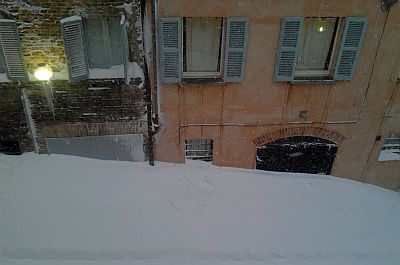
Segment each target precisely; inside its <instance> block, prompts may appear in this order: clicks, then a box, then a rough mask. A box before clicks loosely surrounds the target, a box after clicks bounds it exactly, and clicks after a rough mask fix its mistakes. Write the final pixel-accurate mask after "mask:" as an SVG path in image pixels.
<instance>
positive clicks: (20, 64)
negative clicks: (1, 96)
mask: <svg viewBox="0 0 400 265" xmlns="http://www.w3.org/2000/svg"><path fill="white" fill-rule="evenodd" d="M0 42H1V46H2V49H3V54H4V58H5V61H6V65H7V75H8V78H9V79H10V80H14V81H27V80H28V75H27V72H26V68H25V64H24V59H23V53H22V47H21V41H20V39H19V35H18V31H17V26H16V23H15V21H14V20H9V19H0Z"/></svg>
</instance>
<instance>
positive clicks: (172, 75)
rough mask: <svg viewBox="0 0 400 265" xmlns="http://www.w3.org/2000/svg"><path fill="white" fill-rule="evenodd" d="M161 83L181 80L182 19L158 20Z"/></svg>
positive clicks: (168, 18)
mask: <svg viewBox="0 0 400 265" xmlns="http://www.w3.org/2000/svg"><path fill="white" fill-rule="evenodd" d="M158 36H159V49H160V54H159V55H160V68H161V81H162V82H163V83H179V82H181V79H182V19H181V18H180V17H167V18H159V19H158Z"/></svg>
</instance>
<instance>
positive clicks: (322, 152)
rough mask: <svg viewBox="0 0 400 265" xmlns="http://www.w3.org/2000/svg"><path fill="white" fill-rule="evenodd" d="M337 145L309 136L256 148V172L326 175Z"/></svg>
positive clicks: (286, 139)
mask: <svg viewBox="0 0 400 265" xmlns="http://www.w3.org/2000/svg"><path fill="white" fill-rule="evenodd" d="M337 149H338V145H337V144H335V143H334V142H331V141H329V140H325V139H322V138H318V137H313V136H293V137H287V138H283V139H278V140H275V141H272V142H269V143H267V144H265V145H262V146H259V147H258V148H257V157H256V168H257V169H261V170H268V171H279V172H297V173H312V174H327V175H329V174H330V172H331V169H332V165H333V161H334V160H335V157H336V152H337Z"/></svg>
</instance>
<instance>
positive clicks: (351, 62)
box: [334, 17, 368, 80]
mask: <svg viewBox="0 0 400 265" xmlns="http://www.w3.org/2000/svg"><path fill="white" fill-rule="evenodd" d="M367 21H368V19H367V18H357V17H348V18H347V19H346V24H345V28H344V32H343V38H342V42H341V44H340V50H339V56H338V59H337V63H336V69H335V74H334V79H335V80H351V79H352V78H353V75H354V70H355V68H356V65H357V61H358V56H359V54H360V49H361V45H362V41H363V39H364V35H365V32H366V30H367Z"/></svg>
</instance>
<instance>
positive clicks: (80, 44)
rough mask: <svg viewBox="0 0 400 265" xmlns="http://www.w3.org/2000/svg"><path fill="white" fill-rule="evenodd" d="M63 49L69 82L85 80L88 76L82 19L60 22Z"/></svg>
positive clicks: (69, 18) (69, 19) (75, 17)
mask: <svg viewBox="0 0 400 265" xmlns="http://www.w3.org/2000/svg"><path fill="white" fill-rule="evenodd" d="M61 30H62V36H63V40H64V49H65V52H66V55H67V60H68V70H69V81H70V82H71V83H76V82H79V81H81V80H86V79H87V78H88V75H89V69H88V61H87V56H86V47H85V39H84V31H83V24H82V19H81V18H80V17H78V16H73V17H68V18H65V19H63V20H61Z"/></svg>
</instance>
